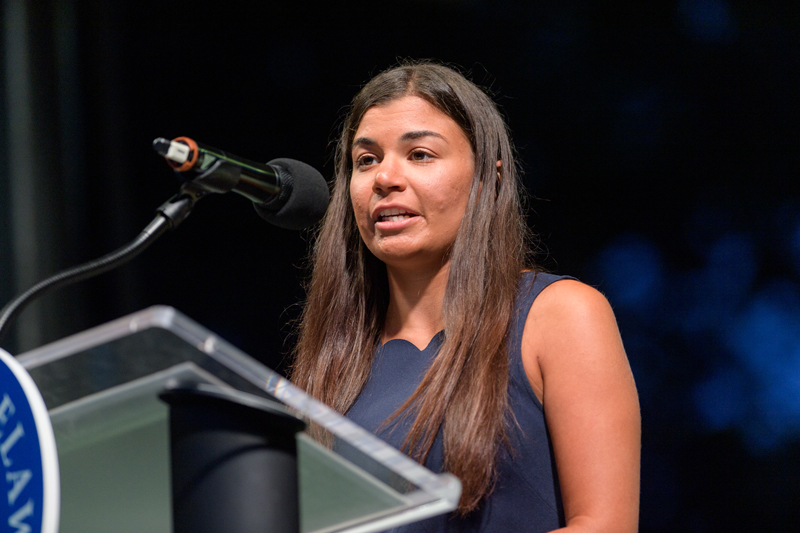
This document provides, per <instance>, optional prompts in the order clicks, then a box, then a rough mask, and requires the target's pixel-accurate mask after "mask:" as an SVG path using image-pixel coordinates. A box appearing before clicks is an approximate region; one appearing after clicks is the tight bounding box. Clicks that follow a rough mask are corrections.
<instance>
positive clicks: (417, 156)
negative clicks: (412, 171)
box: [411, 150, 431, 162]
mask: <svg viewBox="0 0 800 533" xmlns="http://www.w3.org/2000/svg"><path fill="white" fill-rule="evenodd" d="M411 159H412V160H414V161H422V162H425V161H430V160H431V154H429V153H428V152H423V151H421V150H417V151H416V152H411Z"/></svg>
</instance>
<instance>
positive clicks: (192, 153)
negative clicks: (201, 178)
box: [167, 137, 200, 172]
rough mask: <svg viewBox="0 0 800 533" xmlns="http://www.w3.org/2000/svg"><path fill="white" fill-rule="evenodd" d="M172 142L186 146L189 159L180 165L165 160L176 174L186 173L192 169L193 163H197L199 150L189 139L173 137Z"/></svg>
mask: <svg viewBox="0 0 800 533" xmlns="http://www.w3.org/2000/svg"><path fill="white" fill-rule="evenodd" d="M172 142H179V143H183V144H185V145H186V146H188V147H189V159H187V160H186V161H184V162H183V163H181V164H180V165H179V164H178V163H176V162H175V161H170V160H169V159H167V163H169V166H171V167H172V168H174V169H175V170H177V171H178V172H186V171H187V170H189V169H190V168H192V167H193V166H194V164H195V163H197V156H198V155H199V154H200V150H199V149H198V148H197V143H196V142H194V141H193V140H192V139H190V138H189V137H175V138H174V139H172Z"/></svg>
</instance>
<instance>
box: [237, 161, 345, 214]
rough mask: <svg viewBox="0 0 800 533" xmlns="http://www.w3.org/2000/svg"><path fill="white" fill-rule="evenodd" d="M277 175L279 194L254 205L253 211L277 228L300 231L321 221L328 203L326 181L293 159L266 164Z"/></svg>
mask: <svg viewBox="0 0 800 533" xmlns="http://www.w3.org/2000/svg"><path fill="white" fill-rule="evenodd" d="M267 164H268V165H270V166H271V167H273V168H274V169H275V170H276V171H277V172H278V174H279V175H280V181H281V186H280V192H279V193H278V195H277V196H276V197H275V199H273V200H272V201H270V202H269V203H266V204H259V203H254V204H253V205H254V206H255V208H256V212H257V213H258V214H259V215H260V216H261V218H263V219H264V220H266V221H267V222H269V223H270V224H274V225H276V226H278V227H281V228H285V229H292V230H299V229H303V228H307V227H310V226H313V225H314V224H316V223H317V222H319V221H320V219H322V216H323V215H324V214H325V210H326V209H327V208H328V202H329V201H330V192H329V191H328V184H327V183H326V182H325V178H323V177H322V174H320V173H319V171H317V169H315V168H314V167H312V166H311V165H307V164H305V163H303V162H302V161H297V160H294V159H285V158H281V159H273V160H272V161H270V162H269V163H267Z"/></svg>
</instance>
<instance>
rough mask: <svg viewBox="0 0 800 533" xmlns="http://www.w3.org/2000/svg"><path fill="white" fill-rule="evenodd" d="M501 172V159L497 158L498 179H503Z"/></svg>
mask: <svg viewBox="0 0 800 533" xmlns="http://www.w3.org/2000/svg"><path fill="white" fill-rule="evenodd" d="M502 172H503V161H501V160H500V159H498V160H497V179H499V180H501V179H503V174H502Z"/></svg>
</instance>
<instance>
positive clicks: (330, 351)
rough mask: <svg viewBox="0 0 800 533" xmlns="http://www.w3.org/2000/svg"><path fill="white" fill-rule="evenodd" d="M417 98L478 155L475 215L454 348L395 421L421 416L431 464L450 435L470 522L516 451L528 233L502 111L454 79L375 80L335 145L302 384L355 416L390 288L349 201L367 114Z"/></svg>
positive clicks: (451, 467)
mask: <svg viewBox="0 0 800 533" xmlns="http://www.w3.org/2000/svg"><path fill="white" fill-rule="evenodd" d="M407 95H413V96H418V97H420V98H423V99H425V100H426V101H428V102H429V103H430V104H431V105H433V106H434V107H436V108H437V109H439V110H441V111H442V112H444V113H445V114H446V115H448V116H449V117H450V118H452V119H453V120H454V121H455V122H456V123H457V124H458V125H459V126H460V127H461V129H462V130H463V132H464V133H465V134H466V136H467V138H468V139H469V141H470V143H471V145H472V152H473V155H474V158H475V174H474V176H473V180H472V187H471V191H470V194H469V200H468V203H467V208H466V212H465V214H464V217H463V219H462V221H461V227H460V229H459V233H458V236H457V238H456V240H455V243H454V244H453V247H452V251H451V255H450V271H449V278H448V282H447V288H446V290H445V296H444V306H443V309H444V311H443V314H444V316H443V321H444V327H445V340H444V342H443V344H442V346H441V348H440V350H439V352H438V354H437V355H436V358H435V360H434V361H433V363H432V365H431V367H430V369H429V370H428V372H427V373H426V374H425V376H424V378H423V379H422V382H421V383H420V385H419V387H418V388H417V390H416V391H415V392H414V394H413V395H412V396H411V397H410V398H409V399H408V401H407V402H406V404H405V405H403V406H402V407H401V408H400V409H399V410H398V412H397V413H396V414H395V417H396V416H399V413H401V412H403V411H406V409H407V408H408V412H410V413H411V416H415V420H414V423H413V425H412V427H411V430H410V432H409V435H408V438H407V440H406V449H407V450H408V452H409V453H410V454H411V455H412V457H414V458H415V459H417V460H418V461H421V462H424V460H425V459H426V457H427V455H428V453H429V452H430V449H431V446H432V444H433V441H434V439H435V437H436V434H437V433H438V431H439V429H440V427H441V428H443V434H444V469H445V471H447V472H451V473H453V474H455V475H456V476H458V477H459V478H460V479H461V482H462V486H463V489H462V496H461V501H460V504H459V511H460V512H461V513H463V514H466V513H467V512H469V511H471V510H473V509H475V508H476V507H477V506H478V504H479V503H480V501H481V499H482V498H483V497H484V496H486V495H487V494H488V493H489V492H491V490H492V488H493V481H494V474H495V465H496V460H497V455H498V450H499V448H500V447H501V446H502V445H504V444H506V443H507V433H506V432H507V425H508V424H509V422H510V413H508V405H507V387H508V364H509V363H508V353H507V347H506V337H507V334H508V331H509V327H510V324H511V322H512V316H513V308H514V296H515V293H516V288H517V283H518V280H519V276H520V272H521V271H522V270H523V269H524V267H525V261H526V257H527V247H526V232H527V226H526V224H525V220H524V218H523V216H522V210H521V206H520V194H519V181H518V178H517V171H516V166H515V162H514V151H513V148H512V145H511V141H510V139H509V134H508V130H507V128H506V125H505V122H504V120H503V118H502V116H501V115H500V113H499V112H498V110H497V107H496V106H495V104H494V102H492V100H491V99H490V98H489V97H488V96H487V95H486V94H485V93H484V92H483V91H481V90H480V89H479V88H478V87H477V86H476V85H474V84H473V83H472V82H470V81H468V80H467V79H466V78H464V77H463V76H462V75H461V74H459V73H458V72H456V71H455V70H453V69H451V68H448V67H445V66H442V65H439V64H435V63H430V62H419V63H406V64H403V65H400V66H398V67H395V68H392V69H390V70H387V71H385V72H383V73H381V74H379V75H378V76H376V77H375V78H373V79H372V80H371V81H370V82H369V83H367V84H366V85H365V86H364V88H363V89H362V90H361V91H360V92H359V93H358V94H357V95H356V97H355V98H354V99H353V102H352V104H351V107H350V111H349V114H348V115H347V117H346V118H345V121H344V124H343V128H342V132H341V136H340V139H339V143H338V145H337V150H336V178H335V182H334V185H333V194H332V199H331V204H330V207H329V208H328V212H327V213H326V215H325V218H324V220H323V223H322V226H321V229H320V231H319V235H318V237H317V240H316V243H315V246H314V249H313V253H312V260H313V272H312V276H311V280H310V283H309V286H308V300H307V302H306V306H305V309H304V312H303V315H302V319H301V323H300V328H299V338H298V344H297V346H296V349H295V362H294V365H293V368H292V380H293V381H294V382H295V383H296V384H297V385H299V386H300V387H302V388H304V389H305V390H306V391H307V392H308V393H310V394H311V395H312V396H314V397H315V398H317V399H319V400H321V401H322V402H325V403H326V404H328V405H330V406H331V407H333V408H334V409H336V410H337V411H339V412H341V413H346V412H347V410H348V409H349V408H350V407H351V406H352V405H353V403H354V402H355V400H356V398H357V397H358V395H359V393H360V392H361V389H362V388H363V386H364V384H365V382H366V380H367V377H368V376H369V373H370V369H371V366H372V361H373V356H374V353H375V350H376V349H377V347H378V346H379V344H380V335H381V331H382V328H383V323H384V319H385V316H386V309H387V306H388V302H389V290H388V283H387V278H386V267H385V265H384V264H383V263H382V262H380V261H379V260H377V259H376V258H375V257H374V256H373V255H372V253H371V252H370V251H369V250H368V249H367V247H366V246H365V245H364V243H363V241H362V240H361V236H360V235H359V232H358V228H357V227H356V222H355V217H354V214H353V208H352V205H351V202H350V195H349V181H350V175H351V172H352V160H351V148H352V142H353V137H354V135H355V132H356V130H357V128H358V125H359V123H360V122H361V119H362V117H363V116H364V113H366V111H367V110H368V109H369V108H371V107H373V106H378V105H382V104H385V103H387V102H389V101H391V100H394V99H396V98H400V97H402V96H407ZM498 160H499V161H502V169H501V176H502V177H500V176H498V168H497V166H496V165H497V161H498Z"/></svg>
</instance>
